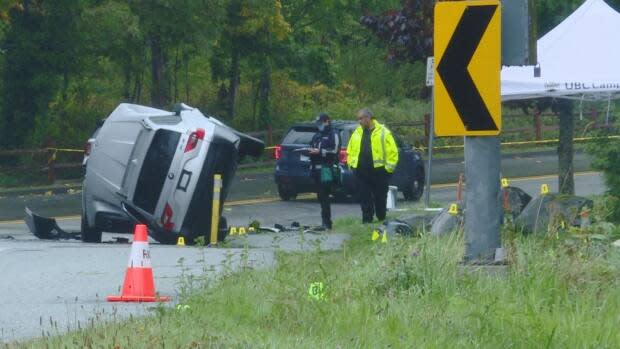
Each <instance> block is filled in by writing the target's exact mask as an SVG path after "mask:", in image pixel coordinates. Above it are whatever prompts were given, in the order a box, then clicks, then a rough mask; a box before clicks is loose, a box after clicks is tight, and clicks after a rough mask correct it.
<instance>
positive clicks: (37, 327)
mask: <svg viewBox="0 0 620 349" xmlns="http://www.w3.org/2000/svg"><path fill="white" fill-rule="evenodd" d="M550 158H551V157H545V156H543V157H534V158H519V159H512V160H508V161H505V162H504V164H505V166H504V167H503V171H504V175H506V174H507V173H519V171H526V172H529V171H532V170H533V169H534V170H535V169H536V166H541V167H542V168H549V169H550V168H553V164H550V162H551V160H550ZM461 168H462V165H461ZM444 171H445V172H444ZM461 171H462V169H459V166H458V164H456V165H455V164H454V163H451V162H447V163H446V165H444V167H443V168H442V167H441V165H438V166H437V168H436V169H434V173H436V174H438V176H445V177H446V178H456V177H457V176H458V173H459V172H461ZM446 173H447V174H446ZM453 175H454V176H453ZM263 176H264V177H263ZM506 176H507V177H511V178H512V179H511V185H513V186H518V187H520V188H522V189H524V190H525V191H526V192H528V193H530V194H531V195H536V194H537V193H538V192H539V190H540V186H541V184H548V185H549V186H550V189H551V191H556V190H557V176H555V175H551V176H537V177H530V178H514V176H509V175H506ZM269 178H270V177H269V175H259V176H252V177H250V176H242V177H241V178H240V180H239V182H238V183H239V184H238V185H236V186H235V187H233V192H232V193H231V197H232V200H231V201H229V203H228V205H227V206H226V207H225V212H224V215H225V216H226V217H227V218H228V221H229V224H231V225H245V224H247V223H248V222H249V221H252V220H254V219H257V220H259V221H260V222H261V223H262V224H263V225H265V226H270V225H273V224H275V223H280V224H283V225H286V226H288V225H290V224H291V223H292V222H299V223H301V224H302V225H314V224H318V223H319V222H320V215H319V208H318V204H317V202H316V200H314V199H313V198H312V196H306V197H304V198H301V199H299V200H295V201H292V202H282V201H279V200H277V199H274V198H273V195H270V194H271V193H267V192H266V191H265V190H264V188H265V187H264V186H261V184H260V183H266V182H268V179H269ZM575 179H576V191H577V194H578V195H593V194H598V193H602V192H603V191H604V190H605V187H604V184H603V180H602V177H601V175H600V174H598V173H593V172H584V173H578V174H577V175H576V178H575ZM265 185H268V183H267V184H265ZM249 187H252V190H253V191H250V189H248V188H249ZM245 190H248V191H249V193H247V195H244V191H245ZM253 193H262V196H263V198H261V199H256V198H252V197H255V196H254V195H255V194H253ZM76 197H77V198H79V193H76V194H66V195H58V196H56V195H55V196H27V197H21V198H20V197H6V198H3V199H1V200H0V212H2V216H3V217H5V219H0V221H2V222H0V266H2V281H0V309H2V311H1V312H0V343H2V342H3V341H11V340H16V339H24V338H29V337H35V336H42V335H48V334H51V335H53V334H57V333H63V332H65V331H67V330H69V329H74V328H78V327H84V326H88V325H89V324H92V323H100V322H102V321H108V320H115V319H120V318H126V317H127V316H129V314H133V315H142V314H148V313H150V312H152V310H153V305H149V304H110V303H107V302H105V297H106V296H108V295H114V294H118V292H119V290H120V287H121V284H122V280H123V276H124V273H125V268H126V264H127V257H128V254H129V251H130V246H129V245H128V244H126V243H124V244H123V243H103V244H84V243H81V242H77V241H41V240H37V239H36V238H35V237H34V236H33V235H31V234H30V233H29V232H28V230H27V228H26V226H25V225H24V224H23V222H22V221H21V220H16V221H10V220H9V221H7V219H6V218H9V219H12V218H13V217H15V216H17V218H21V216H22V214H21V212H22V211H21V210H22V209H23V205H24V204H26V203H27V204H29V205H31V206H32V207H34V208H37V209H39V210H40V211H39V212H42V213H43V214H50V215H52V216H56V217H58V216H65V217H64V218H60V219H59V224H60V225H61V226H62V227H63V228H65V229H67V230H78V229H79V217H76V216H73V215H75V214H76V213H78V212H79V207H78V209H77V210H76V207H75V203H74V202H75V200H76ZM248 197H249V198H250V199H248ZM235 198H237V199H235ZM239 198H243V199H244V200H239ZM431 198H432V201H433V202H435V203H439V204H442V205H447V204H449V203H450V202H453V201H454V200H455V198H456V186H455V185H452V184H443V185H441V184H438V185H435V186H434V187H433V190H432V192H431ZM78 202H79V201H78ZM404 205H406V204H405V203H404V202H403V201H399V206H401V207H402V206H404ZM419 205H420V204H417V206H419ZM332 207H333V215H334V217H335V218H336V219H338V218H339V217H346V216H358V217H359V216H360V208H359V205H358V204H355V203H336V204H334V205H333V206H332ZM7 212H8V213H7ZM393 214H394V213H393ZM306 235H307V236H304V238H303V239H300V236H299V234H295V233H287V234H264V235H261V236H252V237H250V238H248V239H247V240H244V241H240V240H239V238H236V239H235V240H233V241H231V242H230V243H229V244H228V246H231V247H232V246H241V245H244V244H247V246H249V247H250V248H249V249H240V248H229V247H227V248H216V249H212V248H208V249H204V248H202V249H201V248H196V247H176V246H162V245H159V244H156V243H153V244H152V246H151V250H152V251H151V255H152V261H153V269H154V274H155V283H156V287H157V289H158V291H159V292H160V294H163V295H171V296H173V301H174V302H177V301H179V299H180V297H181V296H182V292H181V291H182V290H183V289H184V288H185V287H186V286H191V285H195V284H199V283H200V281H201V280H203V279H204V277H205V275H206V277H207V279H208V280H213V279H215V278H216V277H217V276H218V275H222V273H226V272H233V271H235V270H237V269H239V268H241V267H244V266H249V267H252V268H265V267H269V266H271V265H273V264H274V263H275V257H274V253H275V251H276V250H278V249H284V250H300V249H302V250H303V249H309V248H314V247H313V246H315V244H314V243H313V242H312V241H313V240H318V242H319V244H320V246H321V248H322V249H335V248H339V247H340V246H341V244H342V243H343V241H345V240H346V239H347V236H345V235H342V234H338V233H337V232H336V233H329V234H323V235H316V234H306ZM117 236H118V235H115V234H105V236H104V240H105V241H107V242H111V241H114V240H115V237H117ZM123 237H127V236H123ZM301 241H306V242H305V243H301ZM192 280H194V281H192Z"/></svg>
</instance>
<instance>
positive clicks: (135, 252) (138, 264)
mask: <svg viewBox="0 0 620 349" xmlns="http://www.w3.org/2000/svg"><path fill="white" fill-rule="evenodd" d="M127 266H128V267H129V268H151V252H150V250H149V243H148V242H143V241H134V242H133V244H131V255H130V256H129V263H128V265H127Z"/></svg>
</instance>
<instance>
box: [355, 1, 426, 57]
mask: <svg viewBox="0 0 620 349" xmlns="http://www.w3.org/2000/svg"><path fill="white" fill-rule="evenodd" d="M433 8H434V1H430V0H403V1H402V4H401V9H399V10H390V11H387V12H384V13H383V14H381V15H380V16H373V15H370V14H366V15H364V16H362V18H361V20H360V22H361V23H362V25H364V26H365V27H367V28H368V29H370V30H371V31H372V32H373V33H375V35H376V36H377V37H378V38H379V39H381V41H383V42H384V43H386V44H387V45H388V47H389V54H388V60H390V61H393V60H401V61H408V62H414V61H419V60H424V59H426V57H429V56H432V55H433V53H432V48H433Z"/></svg>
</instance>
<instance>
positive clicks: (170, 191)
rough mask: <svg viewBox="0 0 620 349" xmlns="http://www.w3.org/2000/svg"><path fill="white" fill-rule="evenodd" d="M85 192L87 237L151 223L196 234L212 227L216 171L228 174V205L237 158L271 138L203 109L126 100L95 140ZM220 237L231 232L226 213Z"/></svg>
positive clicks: (167, 236)
mask: <svg viewBox="0 0 620 349" xmlns="http://www.w3.org/2000/svg"><path fill="white" fill-rule="evenodd" d="M89 143H90V144H89V147H88V148H89V154H86V157H85V161H84V164H85V170H86V175H85V179H84V184H83V194H82V230H81V237H82V240H83V241H86V242H101V236H102V232H104V231H106V232H131V229H132V226H133V225H134V224H135V223H138V222H139V223H143V224H147V225H148V227H149V234H150V235H151V237H153V238H154V239H155V240H157V241H159V242H161V243H174V242H176V241H177V239H178V237H180V236H183V237H184V238H185V239H186V240H187V241H190V242H192V241H194V240H195V239H196V238H198V237H200V236H206V237H207V241H208V237H209V233H210V230H211V216H212V214H211V208H212V200H213V184H214V175H215V174H220V175H221V176H222V188H221V197H220V203H221V205H220V207H219V209H220V212H219V214H220V215H221V212H222V205H223V203H224V201H225V200H226V195H227V193H228V189H229V187H230V183H231V181H232V179H233V176H234V174H235V170H236V168H237V163H238V161H239V160H240V158H242V157H244V156H254V157H256V156H259V155H260V154H261V153H262V152H263V150H264V146H265V145H264V143H263V142H262V141H260V140H258V139H255V138H252V137H250V136H248V135H245V134H243V133H240V132H237V131H236V130H234V129H232V128H230V127H228V126H226V125H224V124H223V123H222V122H220V121H219V120H217V119H216V118H214V117H212V116H207V115H204V114H202V113H201V112H200V111H199V110H198V109H195V108H191V107H188V106H186V105H183V104H181V105H179V106H178V107H177V108H176V109H175V111H173V112H169V111H164V110H159V109H154V108H149V107H144V106H139V105H133V104H121V105H119V106H118V107H117V108H116V109H115V110H114V111H113V112H112V114H110V116H109V117H108V118H107V119H106V120H105V122H104V123H103V125H102V126H101V127H100V128H99V129H98V130H97V131H96V132H95V134H94V135H93V137H92V138H91V139H90V140H89ZM219 228H220V229H219V231H220V233H219V236H218V238H219V239H220V240H222V239H223V238H224V237H225V234H226V233H225V232H226V221H225V219H221V220H220V227H219Z"/></svg>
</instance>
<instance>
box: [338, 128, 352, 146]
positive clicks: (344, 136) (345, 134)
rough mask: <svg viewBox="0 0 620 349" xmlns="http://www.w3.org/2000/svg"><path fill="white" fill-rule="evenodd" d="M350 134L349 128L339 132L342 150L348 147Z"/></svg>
mask: <svg viewBox="0 0 620 349" xmlns="http://www.w3.org/2000/svg"><path fill="white" fill-rule="evenodd" d="M352 133H353V130H352V129H350V128H344V129H342V130H340V140H341V147H342V148H346V147H347V146H348V145H349V139H351V134H352Z"/></svg>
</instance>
